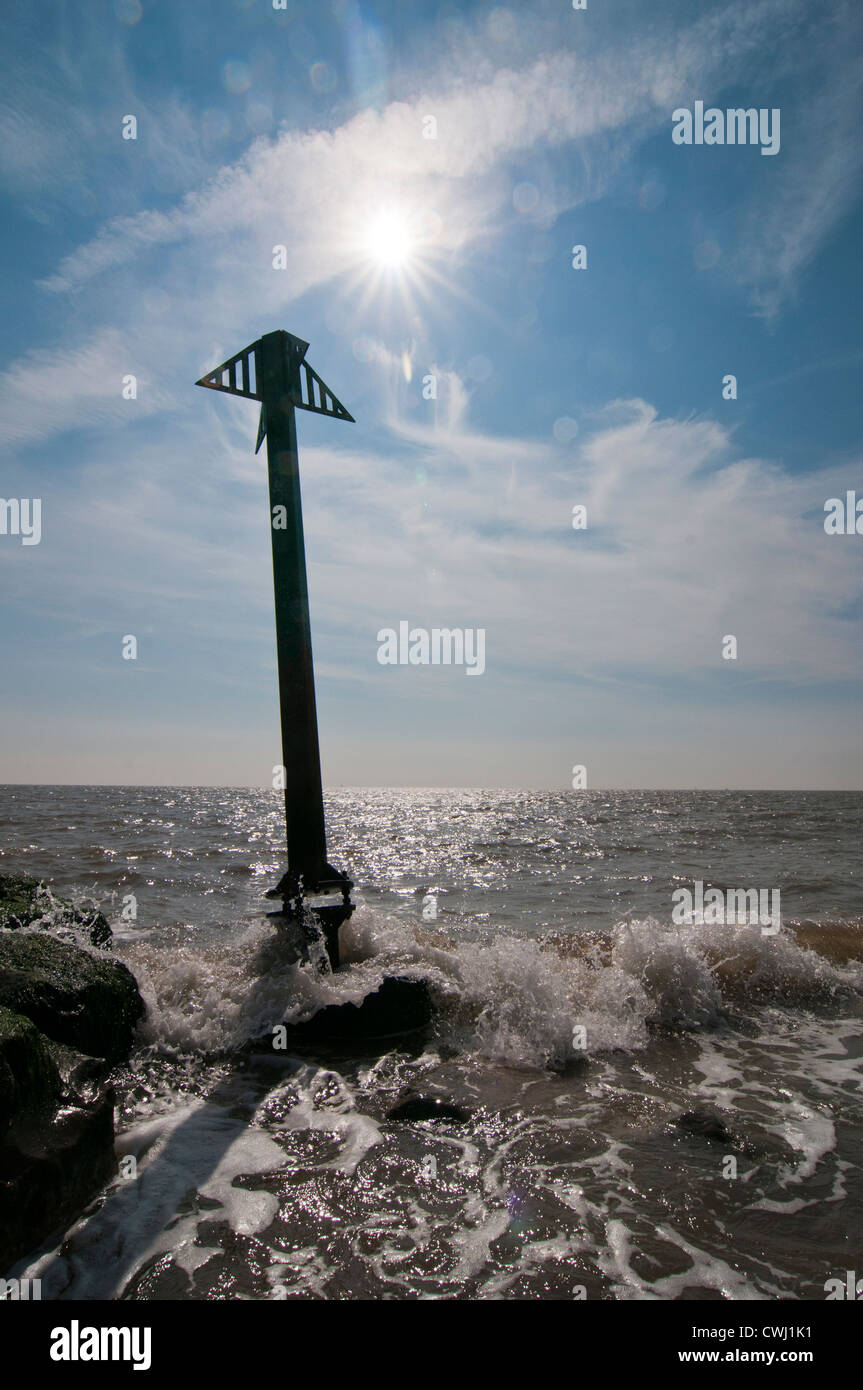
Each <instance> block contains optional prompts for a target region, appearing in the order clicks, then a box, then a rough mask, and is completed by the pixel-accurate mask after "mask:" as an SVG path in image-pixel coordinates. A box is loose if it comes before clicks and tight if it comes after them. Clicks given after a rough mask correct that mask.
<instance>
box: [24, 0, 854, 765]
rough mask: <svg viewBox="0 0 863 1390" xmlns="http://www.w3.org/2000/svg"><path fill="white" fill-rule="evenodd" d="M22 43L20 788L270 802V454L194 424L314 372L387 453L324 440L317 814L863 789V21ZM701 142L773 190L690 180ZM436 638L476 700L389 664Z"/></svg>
mask: <svg viewBox="0 0 863 1390" xmlns="http://www.w3.org/2000/svg"><path fill="white" fill-rule="evenodd" d="M0 26H2V34H0V39H2V42H0V53H2V58H0V64H2V68H3V72H2V93H3V95H2V97H0V179H2V189H3V216H2V222H0V237H2V255H3V265H4V270H5V274H4V276H3V288H4V294H5V304H4V312H3V314H2V316H0V333H2V335H3V337H4V344H3V346H4V352H3V357H2V362H3V370H2V372H0V445H2V468H0V495H2V497H4V498H7V499H8V498H15V497H17V498H32V497H39V498H41V499H42V539H41V542H40V543H39V544H38V545H32V546H24V545H22V544H21V542H20V538H18V537H16V536H12V535H0V576H2V593H3V602H2V610H0V641H2V650H3V653H4V657H5V660H4V662H3V663H2V666H0V699H2V708H3V720H2V733H0V781H22V782H30V781H40V782H42V781H44V782H52V781H57V782H85V783H91V782H119V783H133V782H144V783H156V784H159V783H211V784H223V783H237V784H244V785H269V784H270V781H271V775H272V767H273V765H274V764H275V763H277V762H278V761H279V759H280V751H279V749H280V744H279V736H278V713H277V698H276V685H275V644H274V633H273V615H272V576H271V560H270V549H269V531H268V511H267V496H266V468H265V462H264V455H263V453H262V454H260V455H258V457H257V458H256V457H255V456H254V455H253V452H252V450H253V447H254V438H255V430H256V425H257V413H256V408H255V407H254V406H253V405H252V404H251V403H247V402H243V401H239V400H233V399H231V398H229V397H226V396H221V395H217V394H216V393H205V392H203V391H201V390H199V389H196V388H195V387H194V385H193V383H194V382H195V380H196V379H197V378H198V377H199V376H200V375H201V374H202V373H203V372H204V371H205V370H207V369H209V368H211V367H214V366H216V365H217V364H218V363H219V362H221V361H222V360H224V359H225V358H226V357H228V356H230V355H232V354H233V353H234V352H236V351H238V350H239V349H240V348H242V347H244V346H245V345H246V344H247V343H249V342H251V341H253V340H254V339H255V338H256V337H258V336H259V335H260V334H261V333H263V332H267V331H269V330H271V329H274V328H286V329H288V330H289V331H291V332H293V333H295V334H297V335H298V336H300V337H302V338H304V339H306V340H308V341H309V343H310V344H311V346H310V349H309V352H308V360H309V362H310V363H311V364H312V366H314V367H315V369H316V370H317V371H318V372H319V373H320V375H321V376H322V377H323V378H324V380H325V381H326V382H327V383H328V385H329V386H331V387H332V389H333V390H334V391H335V393H336V395H337V396H339V398H340V399H341V400H342V401H343V402H344V403H345V404H346V405H347V407H348V409H349V410H350V411H351V412H352V414H353V415H354V416H355V417H356V423H355V424H345V423H342V422H338V421H335V420H326V419H319V418H317V417H313V416H310V415H308V414H301V416H300V419H299V435H300V466H301V473H302V479H303V499H304V509H305V520H306V535H307V553H308V557H309V584H310V593H311V606H312V622H313V634H314V647H315V665H316V672H317V682H318V706H319V715H320V722H321V738H322V748H323V759H324V776H325V781H326V782H328V783H329V784H333V785H336V784H342V785H346V784H347V785H357V784H359V785H373V784H376V785H389V784H399V785H468V786H518V785H533V786H550V787H551V786H554V787H565V786H569V785H570V779H571V771H572V767H573V765H575V764H582V765H584V766H585V767H586V768H587V781H588V785H589V786H596V787H601V786H609V787H626V786H635V787H640V786H648V787H649V786H653V787H675V786H694V787H699V786H701V787H717V786H718V787H722V786H738V787H837V788H842V787H847V788H859V787H860V786H861V781H863V741H861V739H860V736H859V731H860V699H859V689H860V677H861V652H863V642H861V635H863V634H861V626H863V624H861V608H860V593H861V573H863V572H861V555H863V536H857V535H848V536H827V535H826V534H825V531H824V526H823V519H824V503H825V501H826V499H828V498H830V497H834V496H844V494H845V493H846V491H847V490H848V489H856V490H857V491H858V493H859V494H860V495H861V496H863V470H861V468H860V444H861V424H863V419H861V392H860V388H859V383H860V373H861V366H863V345H861V339H860V333H859V323H860V309H861V305H860V285H861V276H860V270H859V246H860V243H861V237H860V231H861V226H860V223H861V207H860V190H861V180H860V172H861V162H863V142H861V139H860V123H861V114H863V112H861V106H863V103H861V80H863V78H861V72H860V65H859V61H858V55H859V53H860V52H861V50H863V11H861V10H860V7H859V6H858V5H855V4H854V3H844V0H826V3H818V4H814V3H806V2H805V0H741V3H722V4H713V3H709V2H708V3H693V0H686V2H685V3H676V2H675V0H656V3H647V0H637V3H636V2H635V0H633V2H628V0H589V2H588V8H587V10H585V11H573V10H572V8H571V7H570V6H568V5H566V4H564V3H563V0H554V3H551V2H550V0H548V2H543V3H526V4H519V5H517V6H516V5H513V6H511V7H509V8H507V7H505V6H500V5H496V6H487V5H480V4H455V3H445V4H435V3H433V2H430V3H423V4H404V3H402V4H396V3H392V4H390V3H377V4H372V3H364V4H360V3H357V2H356V0H333V3H320V4H317V3H316V4H314V5H313V4H310V3H292V0H287V5H286V8H285V9H284V10H275V9H274V8H273V6H272V3H271V0H207V3H204V0H190V3H187V4H183V5H177V4H175V3H169V2H168V0H163V2H162V3H160V2H159V0H141V3H138V2H137V0H117V2H116V3H114V4H111V3H95V0H93V2H91V3H86V4H83V5H82V4H62V3H56V0H54V3H50V0H49V3H45V4H43V5H40V6H38V7H30V6H26V5H15V6H7V7H5V10H4V15H3V18H2V20H0ZM697 100H703V101H704V102H705V104H706V105H707V106H716V107H719V108H722V109H725V108H728V107H747V108H748V107H754V108H757V109H761V108H768V109H771V110H772V109H774V108H778V109H779V110H780V112H781V146H780V149H779V152H778V153H777V154H776V155H775V156H764V155H762V154H761V152H760V149H759V148H758V147H757V146H748V145H747V146H730V145H726V146H712V147H708V146H706V145H702V146H696V145H692V146H682V145H676V144H674V142H673V141H672V138H671V132H672V113H673V111H674V110H675V109H677V108H680V107H687V108H692V107H693V106H694V103H695V101H697ZM130 114H131V115H134V116H135V119H136V122H137V139H135V140H124V139H123V138H122V123H123V118H124V117H125V116H127V115H130ZM428 117H433V118H434V121H435V122H436V138H434V139H429V138H424V134H423V131H424V129H428V124H427V118H428ZM382 213H383V214H385V215H386V216H387V217H389V218H390V221H391V224H392V225H395V226H396V227H397V228H398V229H399V235H400V236H401V237H402V238H403V240H404V243H405V255H404V259H403V261H402V262H401V264H400V265H397V266H396V265H393V264H392V263H389V262H388V261H387V260H386V257H385V255H384V254H383V253H384V251H385V248H384V247H383V246H382V242H381V237H380V218H381V215H382ZM278 244H283V245H285V246H286V247H287V248H288V264H287V268H286V269H283V270H277V269H274V268H273V256H272V251H273V247H274V246H275V245H278ZM576 244H582V245H585V246H586V247H587V268H586V269H584V270H574V269H573V267H572V247H573V246H574V245H576ZM128 373H132V374H134V375H135V376H136V377H137V380H138V395H137V399H135V400H124V399H123V396H122V380H123V377H124V375H126V374H128ZM727 373H733V374H734V375H735V376H736V377H737V380H738V399H737V400H734V401H729V400H723V398H722V379H723V377H724V376H725V374H727ZM429 374H433V375H434V376H435V377H436V380H437V399H436V400H426V399H424V398H423V394H422V382H423V379H424V378H425V377H426V376H427V375H429ZM578 503H581V504H584V505H585V506H586V507H587V516H588V525H587V529H586V530H584V531H575V530H573V528H572V525H571V516H572V508H573V506H574V505H575V504H578ZM401 620H408V621H409V622H410V623H411V625H412V626H417V627H425V628H431V627H434V626H442V627H464V628H477V627H482V628H484V629H485V632H486V670H485V672H484V674H483V675H482V676H481V677H478V678H475V679H466V678H465V675H466V673H465V671H464V669H463V668H462V669H459V668H457V667H451V668H433V667H422V666H411V667H395V668H391V667H387V666H381V665H380V664H379V663H378V661H377V650H378V644H377V640H376V638H377V633H378V631H379V630H380V629H382V628H384V627H390V626H392V627H397V626H398V623H399V621H401ZM130 633H131V634H134V635H135V636H136V637H137V640H138V659H137V660H136V661H125V660H123V658H122V639H123V637H124V636H125V635H126V634H130ZM727 634H734V635H735V636H736V638H737V641H738V657H737V660H736V661H727V660H723V657H722V642H723V637H724V636H725V635H727Z"/></svg>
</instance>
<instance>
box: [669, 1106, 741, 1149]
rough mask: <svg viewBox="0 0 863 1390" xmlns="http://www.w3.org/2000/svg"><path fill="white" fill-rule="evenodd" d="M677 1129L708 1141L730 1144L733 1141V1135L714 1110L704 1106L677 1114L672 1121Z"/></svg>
mask: <svg viewBox="0 0 863 1390" xmlns="http://www.w3.org/2000/svg"><path fill="white" fill-rule="evenodd" d="M674 1123H675V1125H676V1126H677V1128H678V1129H682V1130H685V1131H686V1133H687V1134H694V1135H697V1136H698V1138H699V1139H706V1140H707V1141H708V1142H709V1143H714V1144H725V1145H732V1144H734V1143H735V1135H733V1134H732V1132H731V1130H730V1129H729V1128H728V1126H727V1125H726V1123H725V1121H724V1120H723V1119H722V1117H721V1115H717V1113H716V1111H715V1110H709V1109H708V1108H707V1107H706V1106H698V1107H697V1108H696V1109H695V1110H687V1111H686V1112H685V1113H684V1114H683V1115H678V1117H677V1119H676V1120H675V1121H674Z"/></svg>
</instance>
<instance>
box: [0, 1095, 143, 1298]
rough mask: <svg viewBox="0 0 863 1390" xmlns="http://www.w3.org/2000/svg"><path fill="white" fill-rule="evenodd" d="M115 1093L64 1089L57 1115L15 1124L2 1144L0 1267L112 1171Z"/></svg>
mask: <svg viewBox="0 0 863 1390" xmlns="http://www.w3.org/2000/svg"><path fill="white" fill-rule="evenodd" d="M115 1166H116V1160H115V1157H114V1092H113V1088H112V1087H111V1086H105V1087H103V1088H102V1090H101V1091H100V1092H99V1094H98V1095H96V1096H95V1097H94V1098H93V1099H91V1100H89V1101H86V1100H84V1101H82V1100H78V1099H77V1098H76V1097H74V1096H73V1095H72V1094H71V1093H70V1094H66V1093H64V1096H63V1106H62V1109H61V1110H60V1111H59V1113H55V1114H53V1115H48V1116H45V1117H44V1118H42V1119H41V1122H40V1121H39V1120H38V1119H37V1118H36V1117H28V1123H26V1124H22V1122H21V1119H20V1118H19V1120H18V1121H17V1122H16V1124H15V1126H14V1130H13V1133H12V1135H10V1136H7V1142H5V1143H2V1144H0V1270H3V1271H4V1272H5V1271H6V1270H8V1269H9V1268H10V1267H11V1266H12V1265H13V1264H14V1263H15V1261H16V1260H19V1259H20V1258H21V1257H22V1256H23V1255H26V1254H27V1253H28V1252H29V1251H31V1250H33V1249H35V1248H36V1247H37V1246H38V1245H39V1244H40V1243H41V1242H42V1241H43V1240H44V1239H45V1237H46V1236H48V1235H50V1234H51V1233H52V1232H54V1231H58V1232H59V1231H61V1230H62V1229H63V1228H64V1227H66V1226H67V1225H68V1224H69V1223H70V1222H71V1221H73V1220H74V1219H75V1218H76V1217H77V1216H78V1214H79V1213H80V1211H81V1209H82V1208H83V1207H84V1206H86V1204H87V1202H89V1201H90V1200H91V1199H92V1198H93V1197H94V1196H95V1195H96V1193H97V1192H98V1191H99V1189H100V1188H101V1187H103V1186H104V1185H105V1183H106V1182H107V1181H108V1180H109V1179H110V1177H111V1176H112V1174H113V1173H114V1171H115Z"/></svg>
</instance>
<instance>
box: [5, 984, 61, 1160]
mask: <svg viewBox="0 0 863 1390" xmlns="http://www.w3.org/2000/svg"><path fill="white" fill-rule="evenodd" d="M62 1089H63V1086H62V1081H61V1077H60V1073H59V1071H58V1069H57V1065H56V1062H55V1060H54V1057H53V1056H52V1053H51V1049H50V1046H49V1044H48V1042H47V1040H46V1039H45V1038H44V1037H43V1035H42V1034H41V1033H40V1032H39V1029H38V1028H37V1027H36V1026H35V1024H33V1023H31V1022H30V1020H29V1018H24V1017H23V1015H22V1014H16V1013H12V1011H11V1010H10V1009H4V1008H2V1007H0V1141H2V1139H3V1137H4V1135H5V1134H6V1133H7V1132H8V1130H9V1129H10V1127H11V1126H12V1125H13V1124H14V1123H15V1121H17V1120H19V1119H20V1118H21V1116H23V1115H28V1116H29V1115H40V1114H43V1113H45V1112H46V1111H48V1112H50V1111H51V1110H53V1108H54V1107H55V1106H56V1104H57V1102H58V1101H59V1099H60V1095H61V1092H62Z"/></svg>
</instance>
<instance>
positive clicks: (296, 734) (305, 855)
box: [196, 329, 354, 968]
mask: <svg viewBox="0 0 863 1390" xmlns="http://www.w3.org/2000/svg"><path fill="white" fill-rule="evenodd" d="M308 346H309V345H308V343H306V342H304V341H303V340H302V339H301V338H296V337H295V336H294V335H293V334H292V333H286V332H285V331H284V330H281V329H280V330H277V331H276V332H274V333H265V334H264V335H263V337H261V338H259V339H258V340H257V341H256V342H254V343H251V344H250V345H249V347H247V348H244V349H243V351H242V352H239V353H237V354H236V356H235V357H231V358H229V359H228V361H227V362H223V363H222V365H221V366H220V367H216V368H215V369H214V370H213V371H211V372H207V373H206V374H205V375H204V376H202V377H201V379H200V380H199V381H198V382H196V385H197V386H206V387H209V388H210V389H211V390H214V391H224V392H227V393H228V394H229V395H232V396H243V397H245V398H246V399H248V400H256V401H260V403H261V416H260V423H259V426H258V438H257V443H256V445H255V453H257V452H258V450H259V449H260V447H261V444H262V442H263V440H264V438H266V441H267V464H268V473H269V488H270V534H271V536H272V545H273V588H274V594H275V609H276V648H277V653H278V667H279V703H280V708H281V720H282V762H283V765H284V769H285V831H286V835H287V850H288V868H287V872H286V873H285V874H284V875H283V876H282V878H281V880H280V881H279V883H278V884H277V885H276V887H275V888H273V889H271V890H270V892H269V894H268V896H269V897H280V898H281V899H282V902H283V913H284V915H285V916H287V917H289V918H291V919H293V920H296V921H298V922H299V923H300V924H301V925H302V926H303V927H305V928H308V927H309V919H308V914H309V912H312V913H313V914H314V917H315V918H316V919H317V920H318V922H319V923H320V926H321V929H322V931H323V934H324V938H325V941H326V946H327V955H328V956H329V960H330V963H331V965H332V966H333V968H335V967H336V966H337V965H338V939H339V937H338V933H339V927H340V926H341V924H342V922H344V921H345V920H346V919H347V918H348V917H349V916H350V914H351V913H352V912H353V910H354V909H353V903H352V902H351V899H350V892H351V889H352V888H353V884H352V883H351V881H350V879H349V878H348V876H347V874H344V873H340V872H339V870H337V869H334V868H333V867H332V865H331V864H330V863H329V861H328V859H327V844H326V826H325V821H324V798H323V789H322V785H321V757H320V746H319V742H318V721H317V711H316V706H315V677H314V667H313V664H312V632H311V620H310V617H309V591H308V578H307V574H306V549H305V539H304V536H303V511H302V498H301V494H300V473H299V459H298V454H297V422H296V410H297V409H300V410H310V411H313V412H314V413H315V414H318V415H331V416H333V417H334V418H335V419H338V420H350V421H353V418H354V417H353V416H352V415H351V414H350V413H349V412H348V411H347V410H346V409H345V407H344V406H343V405H342V403H341V401H339V400H338V399H337V397H336V396H334V395H333V393H332V391H330V389H329V387H328V386H326V385H325V383H324V382H323V381H322V380H321V378H320V377H319V376H318V374H317V372H315V371H313V370H312V368H311V367H310V366H309V364H308V363H307V362H306V360H305V357H306V352H307V350H308ZM334 894H335V895H338V896H339V897H340V899H341V900H340V901H336V902H333V901H332V900H331V899H332V896H333V895H334ZM324 899H328V901H324Z"/></svg>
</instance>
